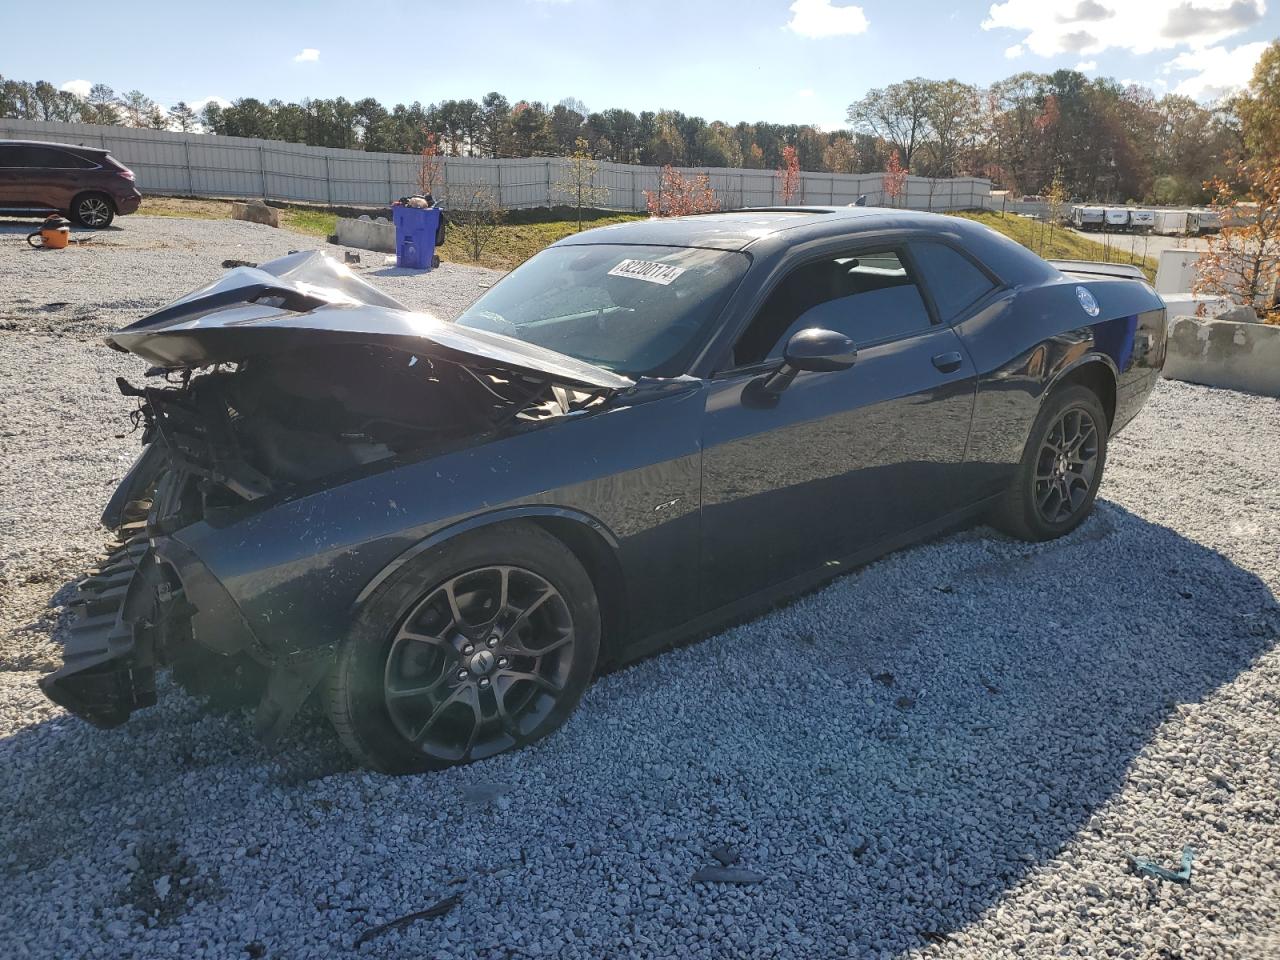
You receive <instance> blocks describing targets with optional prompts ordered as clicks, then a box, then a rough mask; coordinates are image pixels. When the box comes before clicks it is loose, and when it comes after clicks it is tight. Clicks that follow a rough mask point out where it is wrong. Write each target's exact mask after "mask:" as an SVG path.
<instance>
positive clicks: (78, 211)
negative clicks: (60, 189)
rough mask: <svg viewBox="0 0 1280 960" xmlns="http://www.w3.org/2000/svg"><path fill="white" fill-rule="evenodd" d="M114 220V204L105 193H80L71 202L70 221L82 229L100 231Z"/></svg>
mask: <svg viewBox="0 0 1280 960" xmlns="http://www.w3.org/2000/svg"><path fill="white" fill-rule="evenodd" d="M115 218H116V208H115V204H113V203H112V202H111V198H110V197H108V196H107V195H106V194H105V193H82V194H80V195H79V196H78V197H76V198H75V199H74V200H72V201H71V219H72V220H74V221H75V222H76V223H78V224H80V226H82V227H89V228H90V229H92V230H102V229H105V228H106V227H109V226H111V221H112V220H114V219H115Z"/></svg>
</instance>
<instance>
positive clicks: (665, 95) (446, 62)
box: [0, 0, 1280, 128]
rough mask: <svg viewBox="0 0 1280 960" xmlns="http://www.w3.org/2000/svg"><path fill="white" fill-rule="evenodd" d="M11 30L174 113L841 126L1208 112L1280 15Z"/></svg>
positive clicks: (752, 13) (520, 13) (55, 69)
mask: <svg viewBox="0 0 1280 960" xmlns="http://www.w3.org/2000/svg"><path fill="white" fill-rule="evenodd" d="M1271 3H1272V4H1274V5H1275V6H1276V7H1277V8H1280V0H1271ZM72 25H74V27H73V26H72ZM0 28H2V29H0V74H3V75H5V76H9V77H15V78H19V79H26V80H36V79H46V80H50V81H52V82H53V83H55V84H58V85H66V86H67V87H68V88H69V89H76V90H83V89H86V88H87V84H89V83H93V82H99V81H102V82H105V83H108V84H110V85H111V86H113V87H115V88H116V89H117V90H125V89H130V88H135V87H136V88H138V89H140V90H142V91H143V92H144V93H146V94H148V95H150V96H151V97H153V98H154V99H156V100H158V101H159V102H161V103H162V104H164V105H165V106H169V105H172V104H173V103H174V102H175V101H177V100H186V101H188V102H198V101H204V100H205V99H206V98H210V97H220V98H224V99H228V100H230V99H234V98H236V97H241V96H258V97H261V98H263V99H269V98H271V97H279V98H281V99H285V100H296V99H301V98H303V97H307V96H312V97H334V96H345V97H347V98H349V99H353V100H354V99H359V98H360V97H364V96H374V97H377V98H378V99H379V100H381V101H383V102H384V103H387V104H392V103H395V102H409V101H412V100H415V99H416V100H420V101H422V102H423V103H427V102H431V101H438V100H441V99H445V98H450V97H457V98H461V97H474V98H476V99H479V98H480V97H481V96H482V95H483V94H485V93H486V92H488V91H490V90H498V91H501V92H502V93H504V94H505V95H507V96H508V97H510V98H512V99H513V100H514V99H516V98H519V97H525V98H528V99H537V100H545V101H548V102H551V103H554V102H556V101H558V100H560V99H562V98H564V97H569V96H573V97H577V98H579V99H581V100H582V101H584V102H585V103H586V104H587V106H588V107H589V108H590V109H593V110H597V109H603V108H606V107H610V106H620V107H628V108H631V109H633V110H639V109H645V108H648V109H658V108H664V107H665V108H671V109H677V110H682V111H684V112H685V113H691V114H698V115H701V116H703V117H705V118H707V119H708V120H710V119H720V120H726V121H729V122H736V121H738V120H771V121H777V122H794V123H817V124H821V125H822V126H824V127H828V128H831V127H835V126H840V125H843V123H844V115H845V109H846V107H847V106H848V104H849V103H850V102H851V101H853V100H855V99H857V98H858V97H859V96H861V95H862V94H863V93H865V92H866V90H868V89H869V88H871V87H875V86H883V85H884V84H887V83H892V82H893V81H895V80H901V79H904V78H907V77H912V76H926V77H930V78H934V79H943V78H947V77H956V78H958V79H960V80H964V81H967V82H971V83H976V84H986V83H990V82H991V81H993V80H996V79H999V78H1001V77H1005V76H1008V75H1009V74H1012V73H1014V72H1017V71H1019V70H1037V71H1044V70H1052V69H1056V68H1058V67H1077V68H1079V69H1081V70H1084V71H1085V72H1087V73H1089V74H1090V75H1105V76H1113V77H1116V78H1117V79H1122V80H1127V81H1133V82H1137V83H1142V84H1144V85H1147V86H1150V87H1151V88H1152V89H1153V90H1154V91H1155V92H1156V93H1164V92H1166V91H1169V90H1177V91H1179V92H1184V93H1188V94H1190V95H1192V96H1195V97H1197V98H1200V99H1205V98H1210V97H1213V96H1215V95H1218V94H1220V93H1221V92H1223V91H1224V90H1226V89H1228V88H1230V87H1233V86H1236V85H1239V84H1240V83H1242V82H1244V81H1245V80H1247V78H1248V76H1249V74H1250V72H1251V68H1252V65H1253V63H1254V62H1256V60H1257V57H1258V55H1259V54H1260V53H1261V50H1262V48H1263V47H1264V46H1265V44H1266V42H1267V41H1270V40H1272V39H1274V38H1276V37H1277V36H1280V14H1278V13H1277V10H1275V9H1269V8H1268V0H1004V2H999V3H994V4H993V3H990V2H972V3H944V2H938V0H911V2H904V0H862V2H860V3H857V4H853V3H843V2H839V0H683V2H676V0H644V2H641V3H635V2H627V3H623V2H619V0H461V2H460V0H449V2H440V0H417V2H412V3H407V2H391V0H346V2H330V0H313V2H306V3H303V2H298V0H275V2H272V0H267V2H263V0H258V2H253V3H249V2H242V0H220V2H218V3H216V4H208V3H190V2H188V3H183V2H181V0H179V2H173V0H167V2H153V0H138V2H128V0H115V2H112V3H103V2H101V0H94V2H82V0H61V2H56V3H53V2H44V3H30V2H17V0H0ZM68 36H71V37H73V38H77V39H75V41H74V42H71V43H66V44H63V43H59V42H56V41H54V40H52V39H51V40H50V42H48V43H42V42H37V41H36V40H35V39H34V38H39V37H48V38H66V37H68ZM92 37H98V38H100V39H99V40H98V41H89V40H88V38H92ZM131 37H132V38H136V39H135V40H134V42H131V40H130V38H131Z"/></svg>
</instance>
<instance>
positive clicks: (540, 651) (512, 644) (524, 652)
mask: <svg viewBox="0 0 1280 960" xmlns="http://www.w3.org/2000/svg"><path fill="white" fill-rule="evenodd" d="M572 642H573V631H572V630H566V631H565V633H564V634H563V635H562V636H560V637H557V638H556V639H555V640H552V641H551V642H550V643H548V644H547V645H546V646H544V647H536V648H535V647H530V646H527V645H526V644H524V643H523V642H522V641H520V640H519V639H518V638H514V637H513V638H512V639H510V640H508V641H507V643H506V644H505V645H504V647H503V649H504V650H506V651H507V652H508V653H510V654H512V655H513V656H517V657H543V656H546V655H547V654H548V653H551V652H553V651H555V650H559V649H560V648H561V647H563V646H567V645H568V644H570V643H572Z"/></svg>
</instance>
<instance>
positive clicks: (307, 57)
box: [293, 47, 320, 63]
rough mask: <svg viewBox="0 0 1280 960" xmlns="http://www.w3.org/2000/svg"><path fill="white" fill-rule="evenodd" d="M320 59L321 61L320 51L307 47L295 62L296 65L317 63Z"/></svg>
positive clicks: (295, 58)
mask: <svg viewBox="0 0 1280 960" xmlns="http://www.w3.org/2000/svg"><path fill="white" fill-rule="evenodd" d="M319 59H320V51H319V50H317V49H316V48H315V47H306V48H304V49H303V50H302V51H301V52H300V53H298V54H297V55H296V56H295V57H294V58H293V62H294V63H315V61H317V60H319Z"/></svg>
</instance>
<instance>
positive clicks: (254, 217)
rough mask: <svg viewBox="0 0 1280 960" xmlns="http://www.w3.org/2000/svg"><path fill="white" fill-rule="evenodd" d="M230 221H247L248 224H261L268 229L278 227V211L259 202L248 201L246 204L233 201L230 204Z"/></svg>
mask: <svg viewBox="0 0 1280 960" xmlns="http://www.w3.org/2000/svg"><path fill="white" fill-rule="evenodd" d="M231 219H232V220H248V221H249V222H250V223H262V224H266V225H267V226H268V227H278V226H280V211H279V210H277V209H276V208H275V207H268V206H267V205H266V204H265V203H263V202H262V201H261V200H250V201H249V202H248V203H240V202H239V201H234V202H233V203H232V204H231Z"/></svg>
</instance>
